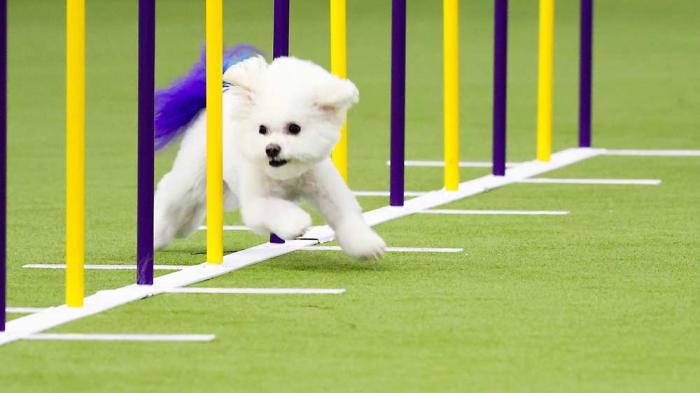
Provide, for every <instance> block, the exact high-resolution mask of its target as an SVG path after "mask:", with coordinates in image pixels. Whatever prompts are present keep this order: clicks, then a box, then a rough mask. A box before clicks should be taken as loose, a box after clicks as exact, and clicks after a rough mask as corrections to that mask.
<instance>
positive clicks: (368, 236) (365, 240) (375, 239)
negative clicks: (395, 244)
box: [336, 222, 386, 259]
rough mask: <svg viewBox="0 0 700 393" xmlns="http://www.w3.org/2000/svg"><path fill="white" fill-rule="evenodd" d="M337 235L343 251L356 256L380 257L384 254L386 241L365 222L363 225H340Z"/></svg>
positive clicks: (361, 257)
mask: <svg viewBox="0 0 700 393" xmlns="http://www.w3.org/2000/svg"><path fill="white" fill-rule="evenodd" d="M336 237H337V239H338V243H340V247H342V249H343V251H345V252H346V253H347V254H348V255H350V256H353V257H355V258H360V259H380V258H381V257H383V256H384V250H385V249H386V243H384V240H383V239H382V238H381V237H379V235H377V233H376V232H375V231H374V230H372V228H370V227H368V226H366V225H365V224H364V222H363V223H362V225H344V226H340V227H339V228H337V229H336Z"/></svg>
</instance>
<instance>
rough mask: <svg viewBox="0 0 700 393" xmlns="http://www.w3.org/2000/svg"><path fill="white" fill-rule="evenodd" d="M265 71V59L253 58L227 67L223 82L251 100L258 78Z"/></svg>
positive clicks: (260, 57)
mask: <svg viewBox="0 0 700 393" xmlns="http://www.w3.org/2000/svg"><path fill="white" fill-rule="evenodd" d="M266 69H267V62H266V61H265V58H264V57H262V56H253V57H251V58H249V59H246V60H243V61H242V62H240V63H237V64H234V65H232V66H231V67H229V68H228V69H227V70H226V72H224V82H225V83H228V84H230V85H231V86H232V87H234V88H237V89H239V90H240V91H241V92H243V93H245V94H246V95H247V96H248V97H249V98H252V97H253V94H254V93H255V91H256V90H257V87H258V83H259V82H260V76H261V75H262V74H263V72H265V70H266Z"/></svg>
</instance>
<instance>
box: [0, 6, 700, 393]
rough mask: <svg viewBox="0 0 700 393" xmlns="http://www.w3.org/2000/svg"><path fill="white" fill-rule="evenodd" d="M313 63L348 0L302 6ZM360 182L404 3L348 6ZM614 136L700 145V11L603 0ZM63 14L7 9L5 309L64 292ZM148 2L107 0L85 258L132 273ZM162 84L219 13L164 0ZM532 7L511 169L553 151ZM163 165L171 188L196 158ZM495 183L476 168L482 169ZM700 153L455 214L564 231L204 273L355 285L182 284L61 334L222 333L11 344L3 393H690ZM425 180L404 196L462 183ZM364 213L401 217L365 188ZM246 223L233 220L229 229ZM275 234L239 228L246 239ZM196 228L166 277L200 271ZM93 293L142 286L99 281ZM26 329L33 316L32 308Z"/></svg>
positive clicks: (475, 16) (480, 225)
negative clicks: (184, 269) (540, 213)
mask: <svg viewBox="0 0 700 393" xmlns="http://www.w3.org/2000/svg"><path fill="white" fill-rule="evenodd" d="M268 3H270V2H252V1H231V0H229V1H227V2H226V4H225V13H226V15H225V20H226V27H225V33H226V37H225V40H226V42H227V43H229V44H233V43H236V42H239V41H246V42H251V43H253V44H256V45H258V46H260V47H261V48H264V49H269V48H270V46H271V31H272V30H271V18H272V7H271V4H268ZM292 3H293V9H292V41H291V51H292V53H293V54H294V55H297V56H299V57H304V58H308V59H311V60H314V61H316V62H318V63H320V64H322V65H324V66H327V65H328V38H327V37H328V35H327V31H328V17H327V15H328V9H327V1H310V0H293V1H292ZM348 3H349V4H348V6H349V11H348V12H349V21H348V28H349V32H348V37H349V43H348V44H349V61H350V63H349V75H350V77H351V79H352V80H353V81H354V82H355V83H356V84H357V85H358V87H359V88H360V92H361V96H362V99H361V103H360V105H359V106H357V107H356V108H355V109H353V111H352V113H351V114H350V120H349V122H350V135H351V136H350V138H351V139H350V140H351V142H350V143H351V144H350V183H351V186H352V187H353V188H355V189H363V190H382V189H387V179H388V170H387V167H386V165H385V162H386V160H387V158H388V126H389V117H388V108H389V106H388V105H389V92H388V88H389V74H388V71H389V65H390V59H389V44H390V42H389V37H390V35H389V33H390V24H389V20H390V19H389V14H390V8H389V2H388V1H386V2H376V1H370V0H362V1H360V0H353V1H349V2H348ZM462 3H463V4H462V8H461V15H460V19H461V22H462V27H461V49H462V60H461V91H462V102H461V115H462V118H461V122H462V134H461V139H462V141H463V144H462V146H461V153H462V158H463V159H465V160H485V159H488V158H489V156H490V146H491V142H490V124H491V121H490V118H491V115H490V108H491V87H490V86H491V60H492V59H491V54H492V53H491V51H492V41H491V33H492V27H491V23H492V21H491V16H492V8H491V2H489V1H478V2H476V1H473V2H466V1H465V2H462ZM577 3H578V2H577V1H561V2H558V4H557V14H556V16H557V24H556V57H555V70H556V76H555V103H554V109H555V115H554V125H555V137H554V144H555V150H559V149H562V148H566V147H570V146H572V145H574V144H575V140H576V122H577V91H578V89H577V83H578V79H577V69H578V58H577V56H578V54H577V52H578V36H577V34H578V33H577V32H578V11H577ZM596 3H597V4H596V7H597V8H596V17H597V19H596V26H595V29H596V36H595V74H594V80H595V87H594V92H595V96H594V113H595V117H594V130H595V132H594V144H595V145H597V146H602V147H616V148H669V149H670V148H695V149H697V148H700V133H698V128H699V126H700V117H699V116H698V108H700V97H699V95H698V92H699V91H700V74H698V69H700V20H699V16H698V15H700V14H698V6H697V4H696V2H695V1H692V0H673V1H670V2H661V1H656V0H636V1H632V0H624V1H621V0H618V1H600V2H596ZM63 6H64V5H63V3H62V2H60V1H49V0H32V1H19V0H15V1H10V13H9V20H10V39H9V48H10V55H9V83H10V84H9V107H10V113H9V130H10V134H9V135H10V137H9V138H10V139H9V143H10V145H9V151H10V156H9V187H10V189H9V230H8V236H9V238H8V246H9V249H8V255H9V288H8V292H9V293H8V295H9V306H36V307H40V306H51V305H57V304H61V303H63V272H62V271H58V270H28V269H22V268H21V266H22V265H23V264H25V263H58V262H61V261H62V259H63V252H64V250H63V241H64V229H63V227H64V217H63V215H64V210H63V205H64V186H63V182H64V174H63V171H64V155H63V148H64V88H65V87H64V66H65V62H64V58H63V56H64V55H63V52H64V48H65V46H64V38H65V34H64V30H63V29H64V18H63ZM136 18H137V5H136V2H134V1H132V2H126V1H116V0H112V1H108V0H100V1H98V0H95V1H88V22H87V23H88V38H87V59H88V64H87V74H88V81H87V100H88V115H87V148H88V150H87V209H88V210H87V251H86V252H87V256H86V259H87V261H88V262H89V263H133V261H134V259H135V239H136V233H135V229H136V227H135V223H136V216H135V214H136V213H135V211H136V209H135V201H136V189H135V185H136V178H135V173H136V156H135V154H136V132H135V127H136V82H137V81H136V72H137V68H136V55H137V35H136V33H137V29H136ZM158 18H159V19H158V29H157V34H158V41H157V45H158V54H157V72H158V75H157V84H158V85H159V86H164V85H165V84H167V83H168V82H169V81H171V80H172V79H173V78H175V77H177V76H178V75H180V74H182V73H183V72H184V71H185V70H186V69H188V68H189V66H190V64H191V63H192V62H193V61H194V59H196V58H197V56H198V55H199V51H200V49H201V45H202V42H203V32H204V28H203V19H204V7H203V2H201V1H187V0H177V1H175V0H168V1H159V2H158ZM440 19H441V4H440V2H439V1H412V2H411V4H409V27H408V40H409V47H408V56H409V59H410V61H409V64H408V78H409V80H408V97H407V100H408V101H407V113H408V118H407V131H408V136H407V143H408V146H407V158H409V159H433V160H435V159H440V157H441V149H442V140H441V127H442V126H441V123H442V121H441V119H442V113H441V102H442V98H441V97H442V93H441V91H442V89H441V78H442V76H441V67H442V65H441V60H440V56H441V20H440ZM536 37H537V7H536V2H535V1H528V2H524V1H512V2H511V25H510V52H509V56H510V61H511V62H510V74H509V78H510V80H509V83H510V84H509V93H510V96H509V102H508V109H509V114H508V115H509V120H508V126H509V140H508V142H509V146H508V155H509V159H512V160H514V161H517V160H529V159H532V157H533V155H534V147H535V145H534V128H535V109H536V107H535V102H536V101H535V95H536V65H537V63H536V62H537V57H536V56H537V53H536V50H537V41H536ZM174 153H175V149H173V148H171V149H168V150H167V151H165V152H164V153H162V154H160V155H159V156H158V161H157V172H158V175H159V176H160V175H162V174H163V173H164V172H165V171H167V170H168V166H169V164H170V162H171V160H172V158H173V156H174ZM486 172H487V170H481V169H464V170H462V175H463V178H465V179H469V178H474V177H478V176H481V175H483V174H485V173H486ZM699 172H700V159H698V158H639V157H636V158H634V157H599V158H594V159H591V160H587V161H585V162H583V163H579V164H576V165H574V166H571V167H567V168H565V169H562V170H559V171H556V172H554V173H552V174H548V175H547V176H554V177H620V178H660V179H663V184H662V185H661V186H658V187H644V186H589V185H575V186H574V185H571V186H569V185H535V184H521V185H512V186H508V187H506V188H503V189H499V190H495V191H492V192H488V193H485V194H481V195H479V196H476V197H473V198H469V199H466V200H462V201H459V202H455V203H452V204H449V205H448V206H447V207H449V208H463V209H471V208H484V209H498V208H503V209H552V210H554V209H556V210H570V211H571V214H570V215H567V216H551V217H507V216H499V217H489V216H434V215H417V216H411V217H407V218H404V219H401V220H398V221H392V222H389V223H386V224H382V225H380V226H378V231H379V232H380V234H381V235H382V236H384V237H385V239H386V240H387V242H388V243H389V244H390V245H392V246H423V247H464V248H465V252H464V253H460V254H389V255H387V257H386V258H385V259H384V260H382V261H380V262H377V263H368V262H358V261H355V260H353V259H351V258H349V257H347V256H345V255H344V254H341V253H334V252H313V253H311V252H296V253H293V254H289V255H286V256H283V257H280V258H276V259H274V260H270V261H267V262H265V263H262V264H259V265H255V266H252V267H248V268H245V269H243V270H240V271H236V272H234V273H232V274H228V275H226V276H223V277H220V278H217V279H214V280H211V281H208V282H205V283H202V284H200V285H203V286H211V287H321V288H324V287H328V288H346V289H347V292H346V293H345V294H343V295H339V296H269V297H258V296H234V295H161V296H157V297H155V298H150V299H147V300H143V301H139V302H135V303H131V304H128V305H126V306H123V307H120V308H117V309H115V310H112V311H109V312H105V313H101V314H99V315H96V316H93V317H90V318H88V319H85V320H81V321H78V322H74V323H70V324H68V325H65V326H62V327H60V328H58V329H55V331H60V332H101V333H213V334H216V335H217V339H216V341H214V342H211V343H206V344H162V343H161V344H158V343H153V344H129V343H94V342H92V343H76V342H28V341H23V342H17V343H13V344H11V345H8V346H3V347H0V365H1V366H0V391H2V392H3V393H5V392H8V393H9V392H45V391H49V390H51V391H66V392H94V391H104V392H234V391H235V392H538V393H540V392H692V391H698V390H700V332H699V329H698V326H700V295H699V293H700V292H699V287H698V283H699V282H700V280H699V279H700V277H699V276H700V273H699V271H700V236H699V235H698V234H699V229H700V227H699V224H698V218H697V217H698V215H699V213H700V207H699V206H698V200H700V177H698V173H699ZM441 177H442V174H441V171H440V169H436V168H409V169H408V170H407V189H409V190H431V189H436V188H439V187H440V186H441V181H442V180H441ZM361 203H362V205H363V207H364V208H365V209H372V208H376V207H380V206H383V205H384V204H386V200H385V199H384V198H363V199H362V200H361ZM226 220H227V222H229V223H236V222H237V220H238V218H237V215H235V214H231V215H227V218H226ZM262 241H264V239H261V238H259V237H257V236H255V235H253V234H250V233H244V232H227V233H226V234H225V247H226V249H227V250H231V251H233V250H240V249H243V248H245V247H249V246H251V245H254V244H258V243H260V242H262ZM204 251H205V249H204V236H203V233H197V234H195V235H194V236H192V237H191V238H189V239H186V240H180V241H177V242H176V243H175V244H173V246H172V247H171V248H170V249H168V250H166V251H163V252H158V253H156V260H157V263H177V264H195V263H200V262H202V261H203V260H204V258H205V256H204V254H203V253H204ZM86 279H87V284H86V288H87V292H88V294H92V293H94V292H95V291H97V290H99V289H105V288H116V287H120V286H124V285H127V284H129V283H131V282H132V281H133V280H134V272H124V271H121V272H107V271H88V272H87V274H86ZM10 317H11V318H17V317H20V315H18V314H11V315H10Z"/></svg>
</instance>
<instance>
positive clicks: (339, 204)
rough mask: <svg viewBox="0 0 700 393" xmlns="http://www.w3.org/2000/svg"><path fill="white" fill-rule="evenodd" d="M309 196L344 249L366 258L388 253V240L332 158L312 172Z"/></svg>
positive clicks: (307, 192)
mask: <svg viewBox="0 0 700 393" xmlns="http://www.w3.org/2000/svg"><path fill="white" fill-rule="evenodd" d="M311 176H312V178H311V179H310V184H309V185H308V187H307V189H306V190H305V196H306V197H307V198H308V199H309V201H310V202H311V203H313V204H314V206H315V207H316V208H317V209H318V210H319V212H321V214H322V215H323V216H324V218H325V219H326V222H328V225H330V226H331V228H333V230H335V236H336V239H337V240H338V243H340V246H341V247H342V248H343V250H344V251H345V252H346V253H348V254H349V255H351V256H354V257H356V258H363V259H379V258H381V257H382V256H383V255H384V249H385V248H386V244H385V243H384V240H382V238H381V237H380V236H379V235H377V233H376V232H375V231H374V230H373V229H372V228H371V227H370V226H369V225H367V223H366V222H365V220H364V218H363V217H362V209H361V208H360V205H359V204H358V203H357V200H356V199H355V196H354V195H353V194H352V191H350V189H349V188H348V186H347V185H346V184H345V182H344V181H343V179H342V178H341V177H340V174H339V173H338V171H337V170H336V169H335V166H333V163H332V162H331V160H330V159H328V160H325V161H323V162H321V163H320V164H318V165H317V166H316V167H315V168H314V169H313V170H312V173H311Z"/></svg>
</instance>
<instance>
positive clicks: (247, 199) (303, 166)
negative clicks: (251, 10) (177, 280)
mask: <svg viewBox="0 0 700 393" xmlns="http://www.w3.org/2000/svg"><path fill="white" fill-rule="evenodd" d="M224 81H225V85H226V88H224V93H223V110H224V122H223V125H224V127H223V143H224V152H223V154H224V182H225V184H224V193H225V195H224V200H225V202H224V205H225V209H226V210H227V211H230V210H235V209H240V211H241V217H242V218H243V222H244V223H245V225H247V226H248V227H250V228H251V229H253V230H254V231H255V232H257V233H259V234H261V235H268V234H269V233H270V232H272V233H275V234H277V235H278V236H280V237H281V238H283V239H294V238H296V237H298V236H300V235H302V234H303V233H304V232H305V231H306V230H307V229H308V228H309V227H310V226H311V217H310V216H309V214H308V213H306V212H305V211H304V210H303V209H301V208H300V207H299V206H298V205H297V202H298V201H300V200H306V201H308V202H310V203H311V204H312V205H313V206H314V207H315V208H316V209H318V211H319V212H320V213H321V214H322V215H323V217H324V218H325V219H326V221H327V222H328V224H329V225H330V226H331V227H332V228H333V229H334V230H335V234H336V239H337V240H338V242H339V243H340V245H341V247H342V248H343V250H344V251H345V252H346V253H347V254H349V255H351V256H354V257H357V258H367V259H377V258H380V257H381V256H382V255H383V253H384V249H385V247H386V246H385V244H384V241H383V240H382V238H381V237H379V236H378V235H377V234H376V233H375V232H374V231H373V230H372V228H370V227H369V226H368V225H367V224H366V223H365V221H364V219H363V217H362V214H361V209H360V206H359V204H358V203H357V201H356V200H355V197H354V195H353V194H352V192H351V191H350V189H349V188H348V187H347V186H346V185H345V183H344V182H343V180H342V178H341V177H340V175H339V174H338V172H337V170H336V168H335V167H334V165H333V163H332V162H331V160H330V154H331V150H332V149H333V146H334V145H335V144H336V142H337V141H338V139H339V137H340V129H341V126H342V124H343V122H344V121H345V117H346V112H347V110H348V109H349V108H350V107H351V106H352V105H353V104H355V103H357V102H358V100H359V92H358V90H357V88H356V87H355V85H354V84H353V83H352V82H350V81H349V80H344V79H340V78H338V77H336V76H334V75H332V74H330V73H329V72H327V71H326V70H324V69H323V68H321V67H319V66H317V65H315V64H313V63H311V62H308V61H303V60H299V59H296V58H292V57H281V58H277V59H275V60H274V61H272V63H270V64H267V62H266V61H265V59H264V58H263V57H261V56H257V55H256V56H253V57H250V58H248V59H246V60H243V61H241V62H238V63H236V64H234V65H232V66H230V67H229V68H228V69H227V70H226V71H225V73H224ZM157 123H158V121H157ZM183 129H184V131H182V132H183V133H184V137H183V139H182V142H181V145H180V150H179V152H178V154H177V158H176V159H175V162H174V164H173V167H172V169H171V171H170V172H169V173H167V174H166V175H165V176H163V178H162V179H161V180H160V183H159V184H158V189H157V192H156V196H155V235H154V236H155V239H154V240H155V247H156V248H157V249H160V248H163V247H165V246H167V245H168V244H169V243H170V242H171V241H172V240H173V238H175V237H185V236H188V235H189V234H191V233H192V232H193V231H194V230H195V229H196V228H197V227H198V226H199V225H200V224H201V223H202V222H203V220H204V216H205V213H206V197H205V194H206V190H205V188H206V113H205V110H204V109H202V110H201V111H199V113H198V114H197V116H196V117H194V118H193V120H192V121H191V122H189V123H188V124H187V125H186V127H184V128H183Z"/></svg>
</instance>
